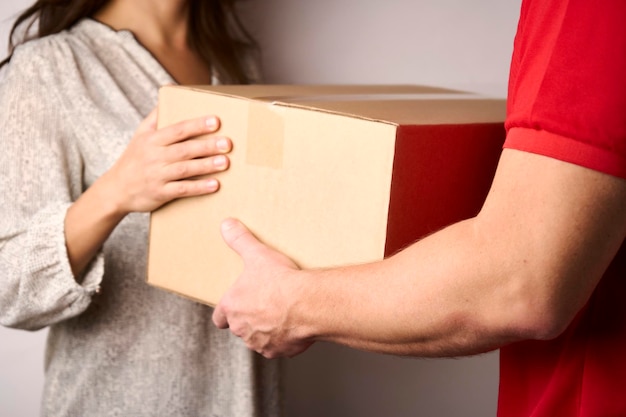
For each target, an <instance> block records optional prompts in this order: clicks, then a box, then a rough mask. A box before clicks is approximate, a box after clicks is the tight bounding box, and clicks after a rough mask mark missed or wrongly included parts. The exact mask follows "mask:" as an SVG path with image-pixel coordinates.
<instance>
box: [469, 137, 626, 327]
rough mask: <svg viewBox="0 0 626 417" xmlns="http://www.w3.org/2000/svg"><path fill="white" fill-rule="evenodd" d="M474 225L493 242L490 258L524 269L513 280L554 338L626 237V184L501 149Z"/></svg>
mask: <svg viewBox="0 0 626 417" xmlns="http://www.w3.org/2000/svg"><path fill="white" fill-rule="evenodd" d="M476 225H477V227H478V230H479V231H480V233H481V234H482V235H483V236H485V237H487V238H490V239H493V243H494V245H493V251H494V253H493V256H495V257H497V258H499V259H503V260H504V262H507V263H509V264H510V266H511V268H510V269H509V271H523V276H521V277H518V278H520V279H521V280H522V281H523V282H524V284H523V285H527V287H528V293H529V296H531V297H536V299H534V300H533V303H534V304H535V305H536V306H537V309H538V311H540V312H541V314H542V315H545V314H549V315H551V316H549V317H546V319H551V320H552V321H553V322H554V323H555V327H556V328H555V329H554V332H556V333H558V332H559V328H560V327H561V326H565V325H567V324H568V323H569V322H570V321H571V319H572V318H573V317H574V315H575V314H576V313H577V312H578V311H579V310H580V309H581V308H582V306H583V305H584V304H585V302H586V301H587V300H588V298H589V297H590V295H591V293H592V292H593V290H594V288H595V286H596V285H597V283H598V281H599V280H600V278H601V277H602V275H603V273H604V272H605V270H606V268H607V267H608V265H609V264H610V262H611V260H612V259H613V257H614V256H615V254H616V252H617V250H618V249H619V247H620V246H621V244H622V242H623V241H624V238H625V237H626V180H624V179H621V178H618V177H614V176H611V175H608V174H604V173H601V172H598V171H594V170H591V169H588V168H584V167H581V166H578V165H575V164H571V163H567V162H563V161H560V160H557V159H554V158H550V157H546V156H541V155H537V154H533V153H529V152H524V151H518V150H512V149H505V150H504V152H503V154H502V158H501V161H500V165H499V167H498V170H497V172H496V177H495V179H494V183H493V186H492V189H491V191H490V193H489V195H488V197H487V200H486V202H485V204H484V207H483V209H482V211H481V213H480V214H479V215H478V217H477V218H476Z"/></svg>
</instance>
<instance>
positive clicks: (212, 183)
mask: <svg viewBox="0 0 626 417" xmlns="http://www.w3.org/2000/svg"><path fill="white" fill-rule="evenodd" d="M206 188H207V190H208V191H215V190H217V189H218V188H219V183H218V182H217V180H216V179H215V178H211V179H208V180H207V181H206Z"/></svg>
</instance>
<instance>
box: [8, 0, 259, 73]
mask: <svg viewBox="0 0 626 417" xmlns="http://www.w3.org/2000/svg"><path fill="white" fill-rule="evenodd" d="M108 1H109V0H37V1H36V2H35V3H34V4H33V5H32V6H30V7H29V8H28V9H26V10H25V11H24V12H23V13H22V14H21V15H19V16H18V18H17V19H16V21H15V23H14V24H13V27H12V28H11V32H10V35H9V55H8V57H7V58H5V59H4V60H3V61H2V62H0V67H2V66H4V65H5V64H6V63H7V62H9V60H10V59H11V55H12V54H13V51H14V50H15V47H16V46H18V45H20V44H22V43H25V42H27V41H29V40H32V39H38V38H42V37H44V36H48V35H52V34H55V33H58V32H61V31H63V30H66V29H69V28H71V27H72V26H73V25H74V24H76V23H77V22H78V21H79V20H81V19H83V18H85V17H91V16H93V15H94V14H95V13H96V12H97V11H98V10H100V8H102V7H103V6H104V5H105V4H106V3H107V2H108ZM236 2H237V0H189V38H188V40H187V42H188V44H189V46H190V47H191V48H193V49H194V50H195V51H196V52H197V53H198V54H199V55H200V56H201V57H202V59H203V60H204V61H205V62H206V63H207V64H208V65H210V66H211V67H212V68H214V69H215V70H216V71H217V73H218V74H219V76H220V80H221V81H222V82H224V83H234V84H246V83H249V82H250V81H251V80H250V74H249V73H248V71H247V68H248V65H247V64H246V56H247V55H248V53H250V52H253V51H256V50H257V44H256V42H255V41H254V39H253V38H252V37H251V36H250V34H249V33H248V32H247V31H246V29H245V28H244V26H243V24H242V23H241V21H240V20H239V17H238V15H237V13H236V10H235V3H236ZM35 23H38V25H37V26H36V29H37V30H36V31H32V30H31V28H32V27H33V25H34V24H35ZM22 25H25V26H24V27H22ZM18 29H19V30H18Z"/></svg>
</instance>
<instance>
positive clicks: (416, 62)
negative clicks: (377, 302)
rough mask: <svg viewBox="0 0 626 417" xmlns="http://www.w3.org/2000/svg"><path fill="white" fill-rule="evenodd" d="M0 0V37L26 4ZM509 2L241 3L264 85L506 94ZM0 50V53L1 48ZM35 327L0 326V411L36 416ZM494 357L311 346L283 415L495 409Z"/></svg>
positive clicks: (294, 363) (512, 20)
mask: <svg viewBox="0 0 626 417" xmlns="http://www.w3.org/2000/svg"><path fill="white" fill-rule="evenodd" d="M8 3H9V2H2V3H0V40H1V39H6V34H7V31H8V26H9V20H8V19H10V18H11V17H12V15H13V13H14V12H15V11H16V10H19V9H22V8H24V7H26V6H28V5H29V3H30V1H29V0H13V1H12V2H10V3H11V4H8ZM518 13H519V1H517V0H515V1H514V0H473V1H465V0H421V1H416V0H387V1H374V0H317V1H308V0H263V1H256V2H255V1H248V2H247V4H246V5H245V20H246V21H247V23H248V25H249V27H250V29H251V32H252V33H253V34H254V36H255V37H256V38H257V39H258V40H259V42H260V43H261V45H262V47H263V49H264V55H263V56H264V61H263V62H264V65H263V66H264V73H265V76H266V81H267V82H271V83H350V84H355V83H364V84H372V83H384V84H390V83H411V84H428V85H438V86H444V87H452V88H462V89H468V90H472V91H476V92H480V93H484V94H487V95H493V96H498V97H504V96H505V94H506V80H507V76H508V66H509V59H510V56H511V53H512V42H513V36H514V33H515V28H516V24H517V17H518ZM2 46H4V45H2ZM4 51H5V49H4V48H0V52H2V53H3V52H4ZM44 338H45V331H42V332H38V333H32V334H31V333H26V332H20V331H15V330H9V329H4V328H0V416H18V417H22V416H34V415H36V410H37V408H38V398H39V395H40V393H41V384H42V381H43V376H42V362H43V346H44ZM497 358H498V356H497V353H491V354H487V355H482V356H479V357H474V358H463V359H438V360H419V359H407V358H396V357H391V356H383V355H374V354H370V353H364V352H358V351H354V350H350V349H347V348H342V347H338V346H332V345H326V344H319V345H316V346H313V347H312V348H311V349H310V350H309V351H308V352H306V353H305V354H303V355H301V356H299V357H297V358H294V359H291V360H288V361H287V364H286V370H287V394H288V397H287V410H288V417H309V416H311V417H313V416H315V417H320V416H324V417H352V416H363V417H370V416H372V417H373V416H376V417H378V416H392V417H404V416H406V417H408V416H427V417H431V416H433V417H440V416H443V417H456V416H458V417H461V416H463V417H465V416H480V417H489V416H495V408H496V400H497V387H498V378H497V377H498V375H497V374H498V363H497Z"/></svg>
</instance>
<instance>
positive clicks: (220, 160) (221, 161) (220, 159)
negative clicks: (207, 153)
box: [213, 155, 226, 168]
mask: <svg viewBox="0 0 626 417" xmlns="http://www.w3.org/2000/svg"><path fill="white" fill-rule="evenodd" d="M213 165H215V166H216V167H217V168H223V167H225V166H226V157H225V156H224V155H218V156H216V157H214V158H213Z"/></svg>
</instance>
